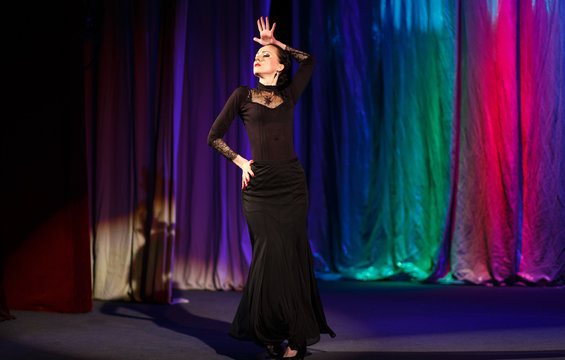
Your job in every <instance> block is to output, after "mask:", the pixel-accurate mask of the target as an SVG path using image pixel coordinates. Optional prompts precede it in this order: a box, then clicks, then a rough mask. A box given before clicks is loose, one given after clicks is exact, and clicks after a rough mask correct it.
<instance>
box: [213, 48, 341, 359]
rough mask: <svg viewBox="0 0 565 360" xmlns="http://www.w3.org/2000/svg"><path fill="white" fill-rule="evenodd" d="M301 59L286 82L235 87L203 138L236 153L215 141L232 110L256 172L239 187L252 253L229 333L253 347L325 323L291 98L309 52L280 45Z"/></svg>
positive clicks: (302, 80) (299, 342)
mask: <svg viewBox="0 0 565 360" xmlns="http://www.w3.org/2000/svg"><path fill="white" fill-rule="evenodd" d="M286 51H288V52H289V54H290V55H291V56H292V57H293V58H294V59H295V60H297V61H298V62H299V63H300V67H299V69H298V71H297V72H296V75H295V76H294V78H293V79H292V82H291V83H290V84H289V85H288V86H287V87H285V88H279V87H276V86H264V85H262V84H259V85H258V86H257V87H256V88H255V89H250V88H248V87H243V86H242V87H239V88H238V89H236V90H235V91H234V92H233V94H232V95H231V96H230V98H229V99H228V101H227V103H226V105H225V106H224V109H223V110H222V112H221V113H220V115H219V116H218V118H217V119H216V121H214V124H213V125H212V128H211V130H210V133H209V135H208V144H209V145H211V146H213V147H214V148H215V149H216V150H217V151H218V152H220V153H221V154H222V155H224V156H225V157H226V158H228V159H230V160H233V159H235V158H236V157H237V154H236V153H235V152H234V151H233V150H232V149H230V147H229V146H228V145H227V144H226V143H225V142H224V141H223V140H222V137H223V136H224V134H225V133H226V131H227V129H228V128H229V126H230V125H231V123H232V121H233V119H234V118H235V116H236V115H239V116H240V117H241V119H242V120H243V123H244V124H245V128H246V131H247V136H248V138H249V142H250V145H251V152H252V156H253V161H254V162H253V163H252V164H251V169H252V170H253V173H254V174H255V176H254V177H252V178H251V179H250V181H249V183H248V185H247V186H246V187H245V188H244V189H243V190H242V205H243V211H244V214H245V218H246V220H247V224H248V227H249V235H250V238H251V246H252V249H253V257H252V260H251V264H250V268H249V276H248V279H247V283H246V285H245V288H244V290H243V295H242V299H241V302H240V304H239V307H238V309H237V313H236V315H235V318H234V320H233V323H232V326H231V329H230V335H231V336H233V337H234V338H236V339H240V340H250V341H254V342H255V343H257V344H259V345H267V344H279V343H281V342H282V341H284V340H288V341H289V344H291V345H293V347H292V348H293V349H296V348H297V346H304V345H306V344H307V345H311V344H314V343H316V342H318V341H319V339H320V333H327V334H329V335H330V336H331V337H335V333H334V332H333V331H332V330H331V329H330V328H329V327H328V325H327V323H326V318H325V315H324V310H323V308H322V304H321V301H320V295H319V293H318V288H317V285H316V279H315V277H314V271H313V261H312V260H313V257H312V250H311V248H310V243H309V241H308V233H307V217H308V189H307V186H306V178H305V176H304V171H303V169H302V166H301V165H300V163H299V162H298V159H297V157H296V153H295V152H294V144H293V118H294V107H295V104H296V102H297V100H298V98H299V97H300V95H301V94H302V92H303V91H304V88H305V87H306V85H307V84H308V81H309V80H310V76H311V75H312V70H313V67H314V58H313V57H312V56H311V55H309V54H306V53H303V52H300V51H298V50H295V49H292V48H290V47H287V49H286Z"/></svg>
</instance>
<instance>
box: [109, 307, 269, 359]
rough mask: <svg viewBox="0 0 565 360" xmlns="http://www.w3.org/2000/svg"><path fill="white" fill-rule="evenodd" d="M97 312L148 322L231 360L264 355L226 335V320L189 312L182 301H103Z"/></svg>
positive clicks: (255, 357)
mask: <svg viewBox="0 0 565 360" xmlns="http://www.w3.org/2000/svg"><path fill="white" fill-rule="evenodd" d="M99 311H100V312H101V313H102V314H105V315H111V316H119V317H124V318H129V319H139V320H145V321H151V322H152V323H154V324H155V325H157V326H159V327H162V328H166V329H168V330H171V331H175V332H177V333H180V334H183V335H187V336H190V337H193V338H196V339H199V340H201V341H202V342H204V343H205V344H206V345H208V346H209V347H211V348H212V349H214V350H215V351H216V353H217V354H219V355H224V356H227V357H229V358H231V359H234V360H251V359H265V357H266V352H265V351H262V349H261V348H259V347H258V346H256V345H255V344H253V343H251V342H242V341H238V340H235V339H233V338H231V337H230V336H229V335H228V332H229V329H230V323H228V322H225V321H220V320H216V319H211V318H206V317H201V316H198V315H194V314H191V313H190V312H189V311H187V310H186V309H185V308H184V306H183V304H175V305H154V304H138V303H125V302H117V301H115V302H114V301H106V302H104V303H103V304H102V306H100V308H99ZM137 314H139V315H137ZM187 358H191V357H190V354H187Z"/></svg>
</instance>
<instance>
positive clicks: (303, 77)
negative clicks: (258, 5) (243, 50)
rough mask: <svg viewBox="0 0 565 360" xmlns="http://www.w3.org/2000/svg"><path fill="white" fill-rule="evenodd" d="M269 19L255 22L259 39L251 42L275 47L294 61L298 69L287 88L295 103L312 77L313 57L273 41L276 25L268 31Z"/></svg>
mask: <svg viewBox="0 0 565 360" xmlns="http://www.w3.org/2000/svg"><path fill="white" fill-rule="evenodd" d="M269 26H270V24H269V18H268V17H267V18H266V22H264V21H263V17H262V16H261V18H260V19H259V20H257V27H258V28H259V36H260V38H256V37H254V38H253V40H254V41H256V42H258V43H259V44H261V45H263V46H266V45H271V44H273V45H277V46H278V47H280V48H281V49H283V50H284V51H286V52H288V53H289V55H290V56H291V57H292V58H293V59H294V60H296V61H297V62H298V63H299V64H300V67H299V68H298V71H297V72H296V74H295V75H294V77H293V78H292V82H291V84H290V86H289V91H290V94H291V97H292V100H293V101H294V102H295V103H296V101H298V98H299V97H300V95H301V94H302V92H303V91H304V89H305V88H306V86H307V85H308V82H309V81H310V77H311V76H312V71H313V70H314V63H315V61H314V57H313V56H312V55H310V54H308V53H305V52H303V51H300V50H296V49H293V48H291V47H290V46H288V45H285V44H283V43H282V42H280V41H278V40H277V39H275V36H274V31H275V27H276V26H277V23H274V24H273V27H272V28H270V29H269Z"/></svg>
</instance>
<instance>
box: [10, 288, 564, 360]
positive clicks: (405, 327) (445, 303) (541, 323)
mask: <svg viewBox="0 0 565 360" xmlns="http://www.w3.org/2000/svg"><path fill="white" fill-rule="evenodd" d="M319 288H320V292H321V296H322V302H323V304H324V307H325V311H326V316H327V319H328V324H329V325H330V326H331V327H332V328H333V330H334V331H335V332H336V333H337V337H336V338H335V339H330V338H329V336H327V335H323V336H322V339H321V341H320V342H319V343H317V344H315V345H313V346H311V347H309V348H308V349H309V351H308V356H307V359H309V360H316V359H565V288H563V287H561V288H543V287H484V286H472V285H444V284H435V285H422V284H418V283H409V282H390V281H381V282H355V281H319ZM175 296H176V297H179V298H186V299H188V300H189V303H179V304H175V305H149V304H131V303H123V302H110V301H95V302H94V310H93V311H92V312H89V313H85V314H58V313H46V312H31V311H12V312H13V314H14V315H16V317H17V319H16V320H13V321H5V322H2V323H0V354H2V356H1V358H2V359H264V358H265V357H266V352H264V351H262V349H261V348H259V347H257V346H255V345H254V344H252V343H243V342H239V341H236V340H233V339H231V338H230V337H228V335H227V332H228V329H229V326H230V321H231V319H232V317H233V315H234V313H235V310H236V307H237V304H238V301H239V298H240V296H241V293H240V292H212V291H176V292H175Z"/></svg>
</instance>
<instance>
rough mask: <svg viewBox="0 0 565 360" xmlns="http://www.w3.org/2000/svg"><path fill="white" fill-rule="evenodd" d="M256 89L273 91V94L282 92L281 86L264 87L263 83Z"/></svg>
mask: <svg viewBox="0 0 565 360" xmlns="http://www.w3.org/2000/svg"><path fill="white" fill-rule="evenodd" d="M255 89H256V90H257V91H273V92H280V91H281V90H282V88H281V87H280V86H279V85H263V84H261V83H258V84H257V87H256V88H255Z"/></svg>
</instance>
